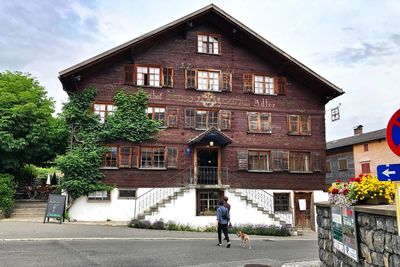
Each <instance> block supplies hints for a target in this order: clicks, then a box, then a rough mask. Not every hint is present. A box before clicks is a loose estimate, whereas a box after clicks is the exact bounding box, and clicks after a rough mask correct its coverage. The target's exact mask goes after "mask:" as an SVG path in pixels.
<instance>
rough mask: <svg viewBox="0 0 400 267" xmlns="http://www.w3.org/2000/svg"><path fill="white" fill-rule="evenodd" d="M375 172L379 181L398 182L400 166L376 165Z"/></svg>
mask: <svg viewBox="0 0 400 267" xmlns="http://www.w3.org/2000/svg"><path fill="white" fill-rule="evenodd" d="M376 172H377V173H378V179H379V181H389V180H390V181H400V164H387V165H378V166H377V167H376Z"/></svg>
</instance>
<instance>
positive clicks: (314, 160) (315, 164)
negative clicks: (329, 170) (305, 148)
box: [311, 152, 321, 172]
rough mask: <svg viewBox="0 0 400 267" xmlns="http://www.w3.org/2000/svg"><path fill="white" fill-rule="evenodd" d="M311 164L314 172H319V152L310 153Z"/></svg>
mask: <svg viewBox="0 0 400 267" xmlns="http://www.w3.org/2000/svg"><path fill="white" fill-rule="evenodd" d="M311 164H312V170H313V171H314V172H320V171H321V155H320V153H319V152H311Z"/></svg>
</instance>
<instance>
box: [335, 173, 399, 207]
mask: <svg viewBox="0 0 400 267" xmlns="http://www.w3.org/2000/svg"><path fill="white" fill-rule="evenodd" d="M328 193H329V202H330V203H331V204H333V205H336V206H351V205H355V204H391V203H393V200H394V194H395V186H394V183H393V182H382V181H379V180H378V178H377V177H375V176H372V175H369V174H360V175H359V176H358V177H356V178H350V179H349V180H348V181H347V182H344V181H341V180H337V181H336V183H333V184H332V186H331V187H330V188H329V189H328Z"/></svg>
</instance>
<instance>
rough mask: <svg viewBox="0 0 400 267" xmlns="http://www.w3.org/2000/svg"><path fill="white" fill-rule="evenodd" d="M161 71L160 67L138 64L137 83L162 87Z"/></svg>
mask: <svg viewBox="0 0 400 267" xmlns="http://www.w3.org/2000/svg"><path fill="white" fill-rule="evenodd" d="M160 73H161V69H160V68H155V67H142V66H138V67H137V68H136V85H144V86H154V87H160V86H161V75H160Z"/></svg>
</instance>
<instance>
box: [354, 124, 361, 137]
mask: <svg viewBox="0 0 400 267" xmlns="http://www.w3.org/2000/svg"><path fill="white" fill-rule="evenodd" d="M353 130H354V135H360V134H362V133H363V126H362V125H358V126H356V127H354V128H353Z"/></svg>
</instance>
